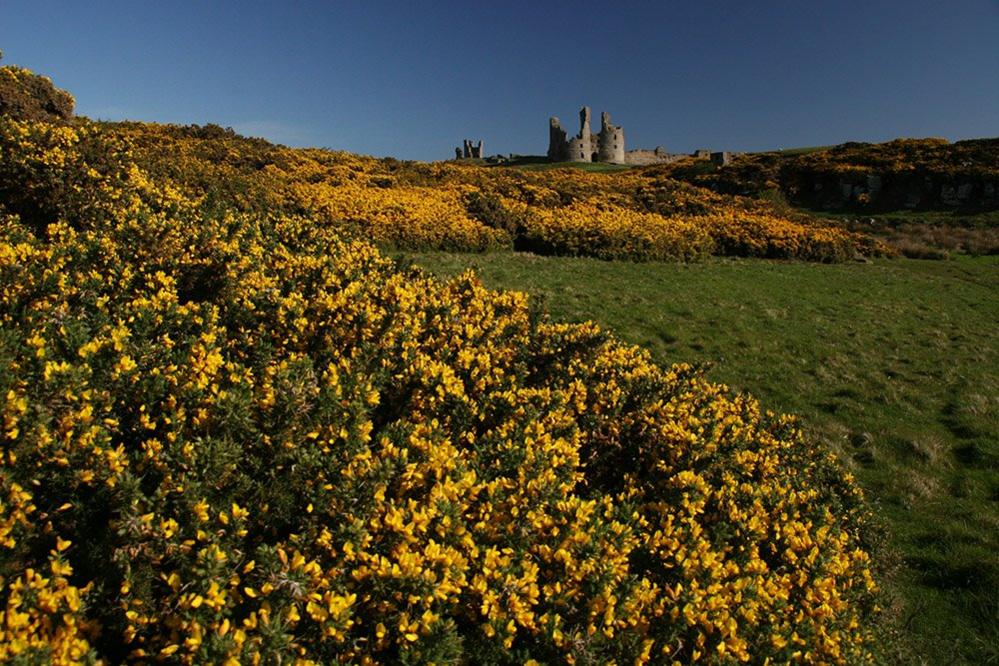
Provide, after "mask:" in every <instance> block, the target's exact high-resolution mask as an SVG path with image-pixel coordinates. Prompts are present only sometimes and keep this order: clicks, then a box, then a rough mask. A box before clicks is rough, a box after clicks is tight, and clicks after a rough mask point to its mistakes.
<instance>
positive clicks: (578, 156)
mask: <svg viewBox="0 0 999 666" xmlns="http://www.w3.org/2000/svg"><path fill="white" fill-rule="evenodd" d="M569 161H570V162H592V161H593V133H592V132H591V131H590V107H588V106H584V107H583V108H582V109H580V110H579V134H578V135H577V136H574V137H573V138H572V139H570V140H569Z"/></svg>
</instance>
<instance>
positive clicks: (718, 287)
mask: <svg viewBox="0 0 999 666" xmlns="http://www.w3.org/2000/svg"><path fill="white" fill-rule="evenodd" d="M406 258H407V259H409V260H413V261H415V262H416V263H418V264H420V265H422V266H426V267H427V268H429V269H430V270H432V271H434V272H436V273H438V274H441V275H449V274H454V273H457V272H460V271H462V270H465V269H466V268H475V269H476V270H477V271H478V274H479V275H480V276H481V278H482V279H483V280H484V281H485V283H486V284H487V285H488V286H490V287H497V288H506V289H518V290H524V291H527V292H529V293H531V294H532V295H533V296H534V297H535V298H536V299H537V300H538V301H540V302H541V303H542V304H543V307H545V308H546V309H548V310H549V311H550V312H551V313H552V316H553V317H554V318H556V319H559V320H565V321H583V320H588V319H592V320H594V321H596V322H598V323H600V324H601V325H604V326H606V327H607V328H609V329H611V330H613V331H615V332H616V333H617V334H619V335H620V336H622V337H623V338H624V339H626V340H628V341H630V342H634V343H636V344H640V345H642V346H643V347H645V348H647V349H650V350H651V351H652V353H653V356H654V357H655V358H656V359H657V360H659V361H660V362H664V363H669V362H673V361H677V360H681V359H682V360H684V361H691V362H700V363H705V364H708V365H710V367H711V369H710V371H709V373H708V374H709V376H710V377H712V378H713V379H715V380H718V381H722V382H725V383H728V384H730V385H732V386H733V387H736V388H738V389H739V390H746V391H750V392H752V393H754V394H755V395H760V396H765V397H766V401H767V404H768V406H770V407H771V408H774V409H781V410H786V411H790V412H793V413H797V414H800V415H802V416H803V418H804V421H805V423H806V425H807V427H808V429H809V430H810V431H812V432H814V433H816V434H817V435H818V436H819V437H821V439H822V440H823V441H824V442H825V443H826V444H827V445H828V446H829V448H830V449H831V450H834V451H836V452H837V453H838V455H839V457H840V459H841V460H844V461H846V463H847V464H849V465H850V467H851V468H852V470H853V471H854V473H855V474H856V475H857V477H858V479H859V480H860V481H861V482H862V485H863V486H864V487H865V488H866V489H867V490H868V493H869V497H870V498H871V499H872V500H873V501H875V502H876V504H877V506H878V507H879V512H880V513H881V515H882V516H884V518H885V519H886V520H887V522H888V525H889V527H890V531H891V547H892V548H893V549H895V550H897V551H898V554H899V558H900V568H899V570H898V571H897V572H896V574H895V576H894V578H893V580H891V582H890V583H889V586H888V587H889V589H890V590H891V591H892V592H893V593H894V594H895V595H896V597H897V598H896V603H897V605H896V606H895V607H894V608H890V609H889V610H890V612H891V613H892V614H893V615H894V616H895V617H896V618H897V620H898V621H899V624H900V625H901V626H903V627H904V632H903V638H904V642H907V643H908V646H909V649H910V650H911V653H909V654H903V658H904V660H905V661H908V662H912V661H918V659H919V658H921V659H922V660H923V661H924V663H928V664H938V663H953V662H952V661H951V660H952V657H956V658H957V660H958V661H961V662H963V663H970V664H980V663H988V662H989V660H995V659H997V658H999V654H997V651H996V646H997V645H999V556H997V553H999V373H997V368H999V342H997V338H996V335H995V322H996V321H999V291H997V289H996V285H999V259H997V258H980V259H962V260H958V261H948V262H926V261H912V260H891V261H879V262H876V263H874V264H847V265H808V264H801V263H774V262H766V261H758V260H716V261H712V262H709V263H705V264H701V265H667V264H635V263H630V262H602V261H595V260H589V259H567V258H562V259H560V258H541V257H535V256H530V255H524V254H491V255H484V256H478V255H455V254H444V253H424V254H417V255H413V254H408V255H406Z"/></svg>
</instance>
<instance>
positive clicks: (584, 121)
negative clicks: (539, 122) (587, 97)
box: [548, 106, 625, 164]
mask: <svg viewBox="0 0 999 666" xmlns="http://www.w3.org/2000/svg"><path fill="white" fill-rule="evenodd" d="M548 159H549V160H551V161H552V162H606V163H608V164H624V163H625V151H624V130H623V129H622V128H621V127H619V126H617V125H612V124H611V120H610V114H609V113H607V112H606V111H604V112H603V113H601V114H600V133H599V134H597V135H596V137H594V135H593V132H592V131H591V130H590V107H588V106H584V107H583V108H582V109H580V110H579V134H577V135H576V136H574V137H572V138H571V139H569V138H568V137H567V135H566V131H565V130H564V129H562V124H561V123H560V122H559V119H558V118H556V117H555V116H552V117H551V119H550V120H549V121H548Z"/></svg>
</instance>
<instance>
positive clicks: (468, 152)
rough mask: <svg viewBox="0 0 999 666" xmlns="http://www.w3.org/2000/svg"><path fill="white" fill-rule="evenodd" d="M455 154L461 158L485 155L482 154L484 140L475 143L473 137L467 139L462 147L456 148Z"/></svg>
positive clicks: (457, 157)
mask: <svg viewBox="0 0 999 666" xmlns="http://www.w3.org/2000/svg"><path fill="white" fill-rule="evenodd" d="M454 156H455V158H456V159H459V160H460V159H463V158H464V159H469V158H481V157H485V156H484V155H483V154H482V141H479V142H478V143H475V142H473V141H472V140H471V139H465V141H464V142H463V143H462V147H461V148H455V149H454Z"/></svg>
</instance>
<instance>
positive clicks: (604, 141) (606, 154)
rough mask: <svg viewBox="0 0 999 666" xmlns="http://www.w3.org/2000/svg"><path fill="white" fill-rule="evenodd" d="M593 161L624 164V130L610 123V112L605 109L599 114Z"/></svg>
mask: <svg viewBox="0 0 999 666" xmlns="http://www.w3.org/2000/svg"><path fill="white" fill-rule="evenodd" d="M594 161H595V162H609V163H611V164H624V130H623V129H622V128H620V127H617V126H616V125H611V121H610V114H609V113H607V112H606V111H604V112H603V113H601V114H600V137H599V140H598V143H597V159H596V160H594Z"/></svg>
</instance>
